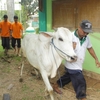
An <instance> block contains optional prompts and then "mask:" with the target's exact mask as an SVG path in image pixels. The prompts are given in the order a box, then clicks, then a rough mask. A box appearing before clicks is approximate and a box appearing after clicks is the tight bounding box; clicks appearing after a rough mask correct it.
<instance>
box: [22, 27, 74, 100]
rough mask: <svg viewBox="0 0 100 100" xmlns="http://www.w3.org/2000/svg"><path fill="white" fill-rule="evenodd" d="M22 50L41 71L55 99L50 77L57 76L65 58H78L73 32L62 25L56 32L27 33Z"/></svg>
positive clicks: (51, 95) (68, 59) (48, 89)
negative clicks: (75, 51) (73, 42)
mask: <svg viewBox="0 0 100 100" xmlns="http://www.w3.org/2000/svg"><path fill="white" fill-rule="evenodd" d="M22 51H23V53H24V55H25V56H26V58H27V59H28V61H29V63H30V64H31V65H32V66H34V67H35V68H36V69H38V70H39V71H40V73H41V75H42V78H43V81H44V83H45V85H46V89H47V91H48V92H49V94H50V97H51V100H54V97H53V94H52V92H53V88H52V86H51V85H50V82H49V79H48V77H51V78H54V77H55V76H56V72H57V69H58V68H59V66H60V64H61V62H62V60H63V59H66V60H67V61H73V60H76V54H75V53H74V50H73V46H72V33H71V32H70V31H69V30H68V29H67V28H63V27H60V28H58V29H57V31H56V32H46V33H41V34H26V35H25V36H24V38H23V39H22Z"/></svg>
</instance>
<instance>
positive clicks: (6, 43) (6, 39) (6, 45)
mask: <svg viewBox="0 0 100 100" xmlns="http://www.w3.org/2000/svg"><path fill="white" fill-rule="evenodd" d="M1 40H2V46H3V49H9V48H10V39H9V37H1Z"/></svg>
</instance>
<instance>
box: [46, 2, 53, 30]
mask: <svg viewBox="0 0 100 100" xmlns="http://www.w3.org/2000/svg"><path fill="white" fill-rule="evenodd" d="M51 30H52V0H47V31H51Z"/></svg>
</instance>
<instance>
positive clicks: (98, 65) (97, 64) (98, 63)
mask: <svg viewBox="0 0 100 100" xmlns="http://www.w3.org/2000/svg"><path fill="white" fill-rule="evenodd" d="M95 63H96V66H97V67H98V68H99V67H100V62H99V61H98V60H95Z"/></svg>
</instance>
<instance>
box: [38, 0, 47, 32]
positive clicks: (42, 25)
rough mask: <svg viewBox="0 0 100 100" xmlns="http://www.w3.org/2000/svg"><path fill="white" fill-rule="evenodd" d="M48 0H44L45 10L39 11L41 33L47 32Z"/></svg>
mask: <svg viewBox="0 0 100 100" xmlns="http://www.w3.org/2000/svg"><path fill="white" fill-rule="evenodd" d="M46 26H47V16H46V0H43V10H42V11H39V31H47V27H46Z"/></svg>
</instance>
